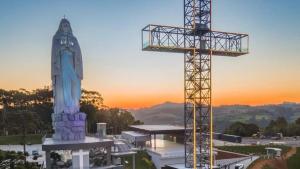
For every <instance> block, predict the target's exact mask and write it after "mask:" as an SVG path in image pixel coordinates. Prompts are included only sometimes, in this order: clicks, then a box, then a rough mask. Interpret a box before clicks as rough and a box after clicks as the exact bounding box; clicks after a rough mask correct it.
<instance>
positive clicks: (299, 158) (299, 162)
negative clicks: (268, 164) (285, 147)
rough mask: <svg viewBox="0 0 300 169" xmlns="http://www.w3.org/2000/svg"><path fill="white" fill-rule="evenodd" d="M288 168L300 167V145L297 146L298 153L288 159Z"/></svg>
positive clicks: (297, 168) (295, 168)
mask: <svg viewBox="0 0 300 169" xmlns="http://www.w3.org/2000/svg"><path fill="white" fill-rule="evenodd" d="M287 164H288V169H299V168H300V147H298V148H297V153H296V154H295V155H293V156H292V157H290V158H289V159H288V160H287Z"/></svg>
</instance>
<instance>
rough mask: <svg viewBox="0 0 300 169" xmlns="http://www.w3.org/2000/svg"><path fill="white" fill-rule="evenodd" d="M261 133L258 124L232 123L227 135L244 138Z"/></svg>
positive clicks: (226, 131)
mask: <svg viewBox="0 0 300 169" xmlns="http://www.w3.org/2000/svg"><path fill="white" fill-rule="evenodd" d="M258 131H259V127H258V126H257V125H256V124H245V123H242V122H235V123H232V124H231V125H230V126H229V127H228V128H227V129H225V133H226V134H232V135H238V136H242V137H250V136H252V135H253V134H256V133H257V132H258Z"/></svg>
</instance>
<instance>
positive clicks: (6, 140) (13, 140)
mask: <svg viewBox="0 0 300 169" xmlns="http://www.w3.org/2000/svg"><path fill="white" fill-rule="evenodd" d="M42 137H43V136H42V135H40V134H29V135H26V143H27V144H41V143H42ZM22 141H23V136H22V135H13V136H0V145H7V144H10V145H17V144H22Z"/></svg>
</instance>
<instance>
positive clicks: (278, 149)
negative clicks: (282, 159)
mask: <svg viewBox="0 0 300 169" xmlns="http://www.w3.org/2000/svg"><path fill="white" fill-rule="evenodd" d="M265 149H266V150H274V151H282V150H281V148H274V147H266V148H265Z"/></svg>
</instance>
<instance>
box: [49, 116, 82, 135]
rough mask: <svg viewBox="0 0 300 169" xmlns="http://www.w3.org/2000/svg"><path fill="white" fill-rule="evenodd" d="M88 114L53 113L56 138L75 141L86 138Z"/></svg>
mask: <svg viewBox="0 0 300 169" xmlns="http://www.w3.org/2000/svg"><path fill="white" fill-rule="evenodd" d="M85 120H86V114H85V113H82V112H78V113H53V114H52V126H53V129H54V131H55V133H54V134H53V135H52V137H53V139H54V140H58V141H75V140H83V139H84V138H85Z"/></svg>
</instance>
